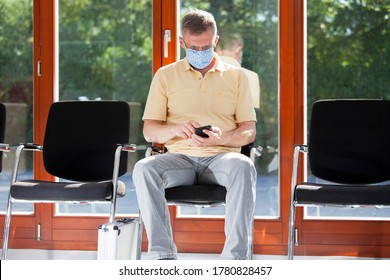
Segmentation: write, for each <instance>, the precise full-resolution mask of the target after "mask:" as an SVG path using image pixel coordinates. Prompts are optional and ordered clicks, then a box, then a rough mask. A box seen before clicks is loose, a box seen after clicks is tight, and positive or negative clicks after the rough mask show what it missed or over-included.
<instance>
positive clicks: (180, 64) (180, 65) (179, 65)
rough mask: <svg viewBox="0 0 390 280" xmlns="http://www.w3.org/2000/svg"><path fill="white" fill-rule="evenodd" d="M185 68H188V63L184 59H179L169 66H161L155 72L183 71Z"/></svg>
mask: <svg viewBox="0 0 390 280" xmlns="http://www.w3.org/2000/svg"><path fill="white" fill-rule="evenodd" d="M187 68H189V65H188V62H186V60H185V59H181V60H178V61H175V62H172V63H170V64H167V65H164V66H161V67H160V68H159V69H158V70H157V72H165V71H167V72H169V71H175V70H183V71H184V70H186V69H187Z"/></svg>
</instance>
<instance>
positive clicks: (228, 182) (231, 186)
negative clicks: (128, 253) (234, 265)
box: [133, 153, 257, 260]
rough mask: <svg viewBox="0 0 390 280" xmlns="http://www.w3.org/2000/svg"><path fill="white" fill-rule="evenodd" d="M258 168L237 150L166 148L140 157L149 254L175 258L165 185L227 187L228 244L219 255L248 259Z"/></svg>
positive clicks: (137, 171) (137, 178)
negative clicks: (203, 152) (206, 153)
mask: <svg viewBox="0 0 390 280" xmlns="http://www.w3.org/2000/svg"><path fill="white" fill-rule="evenodd" d="M256 177H257V175H256V169H255V167H254V165H253V163H252V161H251V160H250V159H249V158H248V157H247V156H245V155H242V154H239V153H224V154H220V155H217V156H213V157H188V156H185V155H181V154H170V153H165V154H163V155H157V156H150V157H146V158H144V159H142V160H140V161H138V162H137V163H136V165H135V167H134V170H133V182H134V185H135V188H136V192H137V199H138V204H139V207H140V212H141V216H142V219H143V222H144V225H145V229H146V234H147V236H148V240H149V250H148V252H149V257H150V259H161V258H173V259H176V258H177V250H176V245H175V243H174V241H173V237H172V228H171V225H170V218H169V212H168V207H167V202H166V200H165V197H164V190H165V189H167V188H170V187H174V186H178V185H191V184H194V183H199V184H219V185H222V186H225V187H226V190H227V196H226V208H225V235H226V240H225V245H224V249H223V251H222V254H221V259H231V260H236V259H248V258H249V257H250V256H251V250H252V232H253V213H254V205H255V199H256V198H255V196H256V190H255V188H256Z"/></svg>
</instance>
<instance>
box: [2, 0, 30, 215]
mask: <svg viewBox="0 0 390 280" xmlns="http://www.w3.org/2000/svg"><path fill="white" fill-rule="evenodd" d="M32 15H33V2H32V1H24V0H19V1H7V0H0V26H1V28H0V49H1V52H0V61H1V62H0V102H1V103H4V104H5V107H6V112H7V113H6V131H5V141H4V142H5V143H7V144H9V145H10V146H11V147H12V151H11V152H9V153H4V154H3V158H2V160H3V171H2V173H1V175H0V211H1V212H4V211H5V208H6V205H7V199H8V191H9V183H10V180H11V172H12V168H13V162H14V158H15V157H14V149H15V147H16V146H17V145H18V144H19V143H28V142H30V143H31V142H33V100H34V99H33V88H34V84H33V40H32V39H33V17H32ZM33 165H34V164H33V156H32V153H29V152H27V153H24V154H23V156H22V158H21V161H20V166H19V168H20V171H21V176H20V177H19V178H21V179H22V178H23V177H27V178H31V177H32V176H33ZM14 211H15V212H19V213H21V214H29V213H33V212H34V207H33V205H32V204H28V203H26V204H21V203H19V204H16V205H15V207H14Z"/></svg>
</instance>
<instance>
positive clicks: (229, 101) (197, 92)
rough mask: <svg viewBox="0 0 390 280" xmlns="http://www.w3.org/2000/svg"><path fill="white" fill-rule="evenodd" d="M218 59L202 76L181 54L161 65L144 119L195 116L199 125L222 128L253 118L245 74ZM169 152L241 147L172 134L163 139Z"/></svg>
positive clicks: (203, 153) (210, 151) (168, 120)
mask: <svg viewBox="0 0 390 280" xmlns="http://www.w3.org/2000/svg"><path fill="white" fill-rule="evenodd" d="M214 55H215V56H216V57H217V61H216V63H215V65H214V67H213V69H211V70H210V71H209V72H207V73H206V75H205V76H204V77H203V76H202V74H201V73H199V72H198V71H196V70H194V69H193V68H192V67H191V66H190V64H189V63H188V61H187V58H184V59H182V60H180V61H177V62H174V63H172V64H169V65H166V66H163V67H161V68H160V69H159V70H158V71H157V72H156V74H155V76H154V77H153V80H152V83H151V86H150V90H149V95H148V99H147V101H146V106H145V111H144V115H143V120H146V119H149V120H160V121H164V122H166V124H180V123H183V122H185V121H188V120H195V121H197V122H198V123H200V124H201V125H208V124H210V125H212V126H216V127H219V128H220V129H221V131H222V133H223V132H228V131H232V130H234V129H236V127H237V124H238V123H240V122H245V121H256V114H255V111H254V106H253V99H252V96H251V91H250V88H249V83H248V78H247V76H246V75H245V73H244V71H243V70H242V69H240V68H239V67H235V66H233V65H230V64H227V63H224V62H222V61H221V60H220V59H219V57H218V55H217V54H214ZM165 146H166V147H167V149H168V151H169V152H171V153H181V154H185V155H188V156H197V157H205V156H213V155H216V154H220V153H224V152H239V151H240V148H233V147H225V146H215V147H206V148H205V147H197V146H196V145H194V144H193V143H192V140H191V139H187V140H184V139H182V138H178V137H176V138H173V139H171V140H170V141H168V142H167V143H165Z"/></svg>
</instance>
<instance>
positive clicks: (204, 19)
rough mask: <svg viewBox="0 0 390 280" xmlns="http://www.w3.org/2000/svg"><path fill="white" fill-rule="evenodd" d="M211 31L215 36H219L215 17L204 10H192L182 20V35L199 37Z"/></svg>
mask: <svg viewBox="0 0 390 280" xmlns="http://www.w3.org/2000/svg"><path fill="white" fill-rule="evenodd" d="M208 29H211V30H212V31H213V33H214V35H216V34H217V24H216V22H215V19H214V16H213V15H212V14H210V13H209V12H206V11H203V10H191V11H189V12H188V13H187V14H186V15H185V16H184V17H183V19H182V20H181V34H182V35H184V34H185V33H186V32H190V33H191V34H195V35H199V34H202V33H203V32H205V31H207V30H208Z"/></svg>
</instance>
